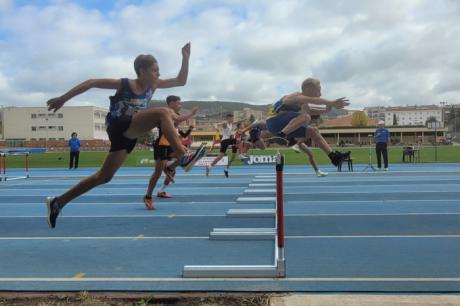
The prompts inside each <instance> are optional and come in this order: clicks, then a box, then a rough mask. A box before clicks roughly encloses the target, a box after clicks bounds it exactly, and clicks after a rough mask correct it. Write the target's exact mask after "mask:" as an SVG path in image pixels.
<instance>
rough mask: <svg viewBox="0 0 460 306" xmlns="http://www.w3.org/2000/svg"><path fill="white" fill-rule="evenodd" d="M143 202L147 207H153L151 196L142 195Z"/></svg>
mask: <svg viewBox="0 0 460 306" xmlns="http://www.w3.org/2000/svg"><path fill="white" fill-rule="evenodd" d="M144 204H145V207H147V209H155V208H154V207H153V199H152V197H151V196H144Z"/></svg>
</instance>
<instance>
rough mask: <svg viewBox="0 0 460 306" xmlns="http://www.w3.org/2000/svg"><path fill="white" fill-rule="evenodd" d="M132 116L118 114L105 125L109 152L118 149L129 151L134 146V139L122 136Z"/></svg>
mask: <svg viewBox="0 0 460 306" xmlns="http://www.w3.org/2000/svg"><path fill="white" fill-rule="evenodd" d="M131 119H132V116H120V117H116V118H112V119H110V123H109V126H108V127H107V134H108V135H109V140H110V152H116V151H120V150H126V152H128V154H129V153H131V151H132V150H133V149H134V147H135V146H136V142H137V138H136V139H129V138H126V137H125V136H123V133H124V132H126V130H127V129H128V128H129V125H130V124H131Z"/></svg>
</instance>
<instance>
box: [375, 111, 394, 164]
mask: <svg viewBox="0 0 460 306" xmlns="http://www.w3.org/2000/svg"><path fill="white" fill-rule="evenodd" d="M374 138H375V153H376V154H377V168H378V169H379V170H382V156H383V165H384V167H385V168H384V170H385V171H388V143H389V142H390V132H389V131H388V129H386V128H385V122H384V121H382V120H380V121H379V122H378V127H377V130H376V131H375V136H374Z"/></svg>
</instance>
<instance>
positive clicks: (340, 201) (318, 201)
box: [287, 199, 460, 205]
mask: <svg viewBox="0 0 460 306" xmlns="http://www.w3.org/2000/svg"><path fill="white" fill-rule="evenodd" d="M287 202H289V203H302V204H312V202H313V204H321V205H322V204H324V203H375V204H385V203H388V202H396V203H399V202H434V203H436V202H458V203H460V200H453V199H446V200H413V199H407V200H324V201H322V200H313V201H310V200H303V201H298V200H290V201H287Z"/></svg>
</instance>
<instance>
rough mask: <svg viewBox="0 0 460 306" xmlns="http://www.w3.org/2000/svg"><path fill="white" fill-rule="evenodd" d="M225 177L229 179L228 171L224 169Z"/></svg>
mask: <svg viewBox="0 0 460 306" xmlns="http://www.w3.org/2000/svg"><path fill="white" fill-rule="evenodd" d="M224 175H225V177H226V178H228V169H224Z"/></svg>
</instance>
